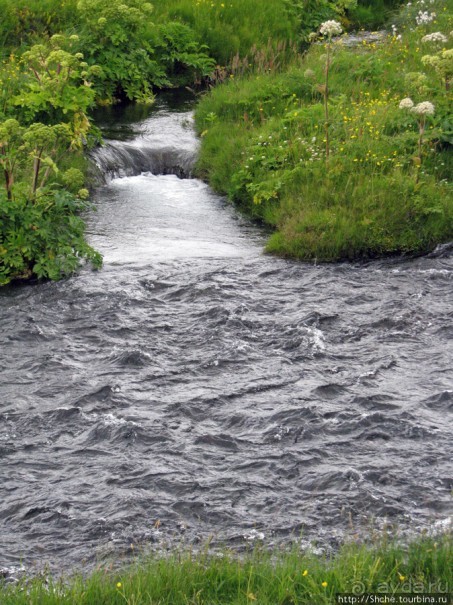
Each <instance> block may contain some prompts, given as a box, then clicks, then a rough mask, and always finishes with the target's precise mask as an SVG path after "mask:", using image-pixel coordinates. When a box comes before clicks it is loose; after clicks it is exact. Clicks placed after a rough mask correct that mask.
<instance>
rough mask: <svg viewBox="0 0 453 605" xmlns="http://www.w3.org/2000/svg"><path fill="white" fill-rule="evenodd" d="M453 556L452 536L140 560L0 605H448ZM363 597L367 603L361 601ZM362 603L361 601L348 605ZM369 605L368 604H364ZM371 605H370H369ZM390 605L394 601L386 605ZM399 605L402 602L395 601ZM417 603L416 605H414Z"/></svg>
mask: <svg viewBox="0 0 453 605" xmlns="http://www.w3.org/2000/svg"><path fill="white" fill-rule="evenodd" d="M452 585H453V556H452V549H451V539H450V537H449V536H446V535H445V536H442V537H438V538H437V539H424V540H419V541H417V542H414V543H411V544H409V545H408V546H401V545H400V546H398V545H394V544H390V543H385V542H383V543H382V544H380V545H377V546H357V545H350V546H345V547H344V548H343V549H342V550H341V551H340V553H339V554H337V555H336V556H335V557H333V558H332V559H329V558H327V557H319V556H315V555H313V554H301V552H300V551H299V550H297V549H296V548H295V549H294V550H293V551H291V552H274V553H269V552H268V551H267V550H265V549H264V548H261V547H257V548H254V549H252V550H251V551H250V552H248V553H245V554H244V555H242V556H238V555H237V554H236V555H234V554H232V553H231V552H228V551H225V552H220V553H217V555H209V554H207V551H206V552H205V553H201V554H192V553H190V552H187V551H182V552H177V551H176V552H172V553H171V554H170V555H169V556H168V557H164V558H155V557H150V558H144V559H140V558H139V559H138V561H137V563H136V564H133V565H132V566H130V567H127V568H125V569H123V570H117V571H111V570H109V569H108V568H106V569H104V568H100V569H98V570H97V571H96V572H95V573H93V574H92V575H91V576H89V577H88V578H85V579H84V578H81V577H80V578H74V579H71V580H69V581H67V580H62V581H57V580H53V579H52V578H48V577H46V576H43V577H39V578H36V579H33V580H23V581H21V582H19V583H18V584H17V585H14V586H6V587H5V586H4V587H1V585H0V602H1V603H2V605H31V604H33V605H66V604H67V605H116V604H118V605H120V604H125V603H126V604H127V605H166V604H167V605H188V604H193V605H202V604H206V605H207V604H209V605H233V604H234V605H251V604H253V603H259V604H262V605H304V604H306V605H323V604H326V605H327V604H330V603H336V602H338V601H337V600H336V598H337V595H342V594H343V595H349V597H358V598H364V599H366V598H367V597H366V595H367V594H378V595H379V596H380V597H384V596H387V597H390V596H391V595H404V596H406V597H408V596H409V595H412V597H413V595H414V594H415V595H416V594H419V595H422V594H423V595H436V596H437V598H438V599H439V600H436V601H425V602H430V603H431V602H432V603H450V602H451V601H450V600H449V599H450V598H451V587H452ZM363 595H365V596H363ZM348 602H349V603H354V602H355V603H358V602H362V601H351V600H350V601H348ZM363 602H365V601H363ZM369 602H372V601H369ZM389 602H390V601H389ZM395 602H399V601H395ZM407 602H409V601H407ZM410 602H414V603H415V602H418V601H410Z"/></svg>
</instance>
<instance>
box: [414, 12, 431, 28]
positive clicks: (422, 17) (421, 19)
mask: <svg viewBox="0 0 453 605" xmlns="http://www.w3.org/2000/svg"><path fill="white" fill-rule="evenodd" d="M435 18H436V13H428V11H419V12H418V15H417V16H416V17H415V21H416V22H417V25H427V24H428V23H431V21H434V19H435Z"/></svg>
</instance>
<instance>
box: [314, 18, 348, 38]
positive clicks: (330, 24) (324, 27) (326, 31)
mask: <svg viewBox="0 0 453 605" xmlns="http://www.w3.org/2000/svg"><path fill="white" fill-rule="evenodd" d="M319 31H320V33H321V34H322V35H323V36H328V37H329V38H331V37H332V36H339V35H340V34H341V32H342V31H343V28H342V27H341V24H340V23H338V21H334V20H330V21H324V23H322V24H321V27H320V28H319Z"/></svg>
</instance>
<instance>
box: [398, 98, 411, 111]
mask: <svg viewBox="0 0 453 605" xmlns="http://www.w3.org/2000/svg"><path fill="white" fill-rule="evenodd" d="M413 106H414V101H413V100H412V99H410V98H409V97H406V98H405V99H403V100H402V101H400V104H399V108H400V109H412V107H413Z"/></svg>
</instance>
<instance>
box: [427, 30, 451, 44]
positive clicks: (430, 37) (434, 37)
mask: <svg viewBox="0 0 453 605" xmlns="http://www.w3.org/2000/svg"><path fill="white" fill-rule="evenodd" d="M422 42H429V43H432V44H445V43H446V42H448V38H447V36H444V34H442V33H441V32H433V33H432V34H427V35H426V36H423V38H422Z"/></svg>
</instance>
